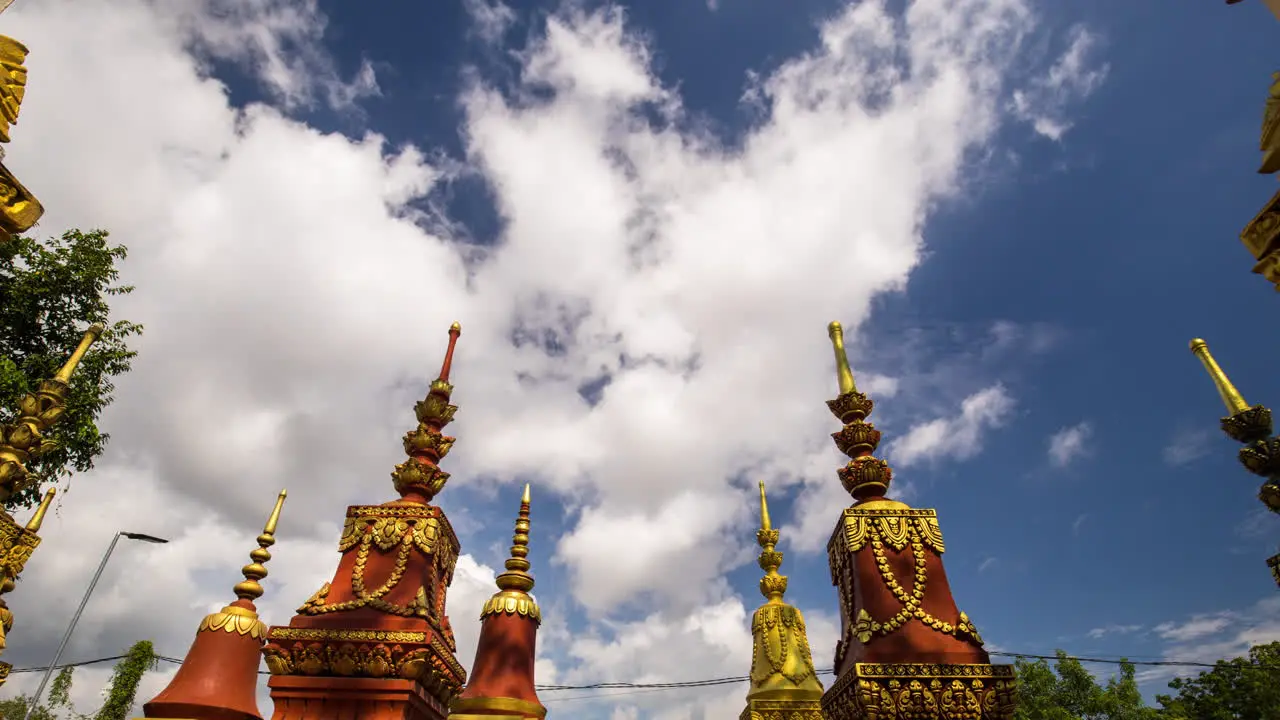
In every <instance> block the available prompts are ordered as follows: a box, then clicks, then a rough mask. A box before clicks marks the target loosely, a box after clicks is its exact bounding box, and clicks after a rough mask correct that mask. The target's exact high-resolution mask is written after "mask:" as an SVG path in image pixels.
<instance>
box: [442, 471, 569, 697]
mask: <svg viewBox="0 0 1280 720" xmlns="http://www.w3.org/2000/svg"><path fill="white" fill-rule="evenodd" d="M528 557H529V486H528V485H525V486H524V497H522V498H521V499H520V514H519V515H518V516H517V518H516V531H515V537H514V539H513V541H512V543H511V557H510V558H508V559H507V563H506V568H507V571H506V572H504V573H502V574H501V575H499V576H498V577H497V584H498V592H497V593H495V594H494V595H493V597H491V598H489V600H488V602H486V603H485V604H484V609H483V610H482V611H481V612H480V622H481V626H480V642H479V643H478V644H477V646H476V660H475V664H474V665H473V666H472V668H471V680H470V682H468V683H467V687H466V689H465V690H463V691H462V694H461V695H459V696H458V697H457V699H455V700H454V701H453V706H452V709H451V712H450V713H449V717H450V718H452V720H496V719H498V718H505V719H506V720H540V719H541V718H543V717H546V714H547V709H546V708H545V707H544V706H543V705H542V702H541V701H540V700H538V692H537V690H535V689H534V685H533V666H534V661H535V656H536V650H537V642H538V625H539V624H540V623H541V622H542V611H541V610H539V609H538V602H537V601H536V600H535V599H534V598H533V596H532V595H530V594H529V591H530V590H532V589H533V576H531V575H530V574H529V560H528Z"/></svg>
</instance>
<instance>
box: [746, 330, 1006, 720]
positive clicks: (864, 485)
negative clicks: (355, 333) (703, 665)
mask: <svg viewBox="0 0 1280 720" xmlns="http://www.w3.org/2000/svg"><path fill="white" fill-rule="evenodd" d="M827 335H828V337H830V339H831V345H832V348H833V349H834V351H835V359H836V378H837V382H838V386H839V390H840V394H839V395H838V396H837V397H836V398H835V399H834V400H829V401H827V407H828V408H829V409H830V410H831V413H832V414H833V415H835V416H836V418H838V419H839V420H840V422H841V423H842V424H843V425H844V427H843V428H842V429H841V430H840V431H839V432H836V433H833V434H832V435H831V437H832V439H833V440H834V441H835V443H836V447H838V448H839V449H840V451H841V452H842V453H844V454H845V455H847V456H848V457H849V458H850V460H849V462H848V463H847V464H846V465H845V466H844V467H842V468H840V469H839V471H838V472H839V476H840V482H841V484H842V485H844V487H845V489H846V490H847V491H848V492H849V494H850V495H852V496H853V501H854V502H853V504H852V505H851V506H849V507H847V508H845V509H844V510H843V511H842V513H841V517H840V518H839V520H838V521H837V523H836V527H835V528H834V530H833V532H832V534H831V540H830V542H829V543H828V544H827V555H828V558H829V561H830V565H831V579H832V584H833V585H835V586H836V587H837V589H838V592H839V597H840V616H841V639H840V641H839V642H838V643H837V645H836V651H835V663H834V664H835V670H836V676H837V677H836V680H835V682H833V683H832V685H831V687H830V688H829V689H828V690H827V691H826V693H825V694H824V695H823V697H822V711H823V713H824V714H825V716H826V717H827V718H828V719H829V720H873V719H874V718H919V719H920V720H933V719H934V718H958V717H963V718H968V719H969V720H1011V718H1012V717H1013V711H1014V706H1015V693H1014V689H1015V683H1014V674H1013V668H1012V667H1011V666H1008V665H992V664H991V661H990V657H989V655H988V654H987V652H986V651H985V650H983V649H982V645H983V642H982V638H981V637H980V636H979V634H978V630H977V628H976V627H974V624H973V623H972V621H970V619H969V616H968V615H966V614H965V613H963V612H960V610H959V609H958V608H957V607H956V603H955V599H954V598H953V597H952V595H951V588H950V585H949V584H948V582H947V576H946V571H945V569H944V568H943V562H942V553H943V552H944V550H945V548H944V545H943V541H942V532H941V530H940V529H939V525H938V518H937V513H936V512H935V511H934V510H924V509H914V508H911V507H909V506H908V505H906V504H905V503H902V502H898V501H896V500H890V499H888V498H886V497H885V494H886V493H887V492H888V490H889V485H890V483H891V481H892V479H893V472H892V470H890V468H889V464H888V463H886V462H885V461H884V460H881V459H879V458H876V457H874V456H873V455H872V453H873V452H875V449H876V447H877V446H878V445H879V443H880V431H879V430H877V429H876V428H875V426H873V425H872V424H871V423H869V422H867V421H866V418H867V417H868V416H870V415H871V411H872V410H873V409H874V407H875V403H874V402H873V401H872V400H871V399H870V398H869V397H867V396H866V395H865V394H864V393H861V392H859V391H858V388H857V386H856V384H855V383H854V378H853V372H852V370H851V369H850V367H849V358H848V355H847V353H846V351H845V347H844V329H843V328H842V327H841V325H840V323H838V322H833V323H831V324H830V325H828V326H827ZM766 580H768V578H767V577H766ZM762 587H763V584H762ZM766 607H767V605H766Z"/></svg>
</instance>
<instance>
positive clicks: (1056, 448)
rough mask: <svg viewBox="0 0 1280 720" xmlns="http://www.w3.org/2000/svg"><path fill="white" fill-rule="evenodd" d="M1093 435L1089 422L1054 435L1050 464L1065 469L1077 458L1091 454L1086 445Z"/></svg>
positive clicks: (1050, 451)
mask: <svg viewBox="0 0 1280 720" xmlns="http://www.w3.org/2000/svg"><path fill="white" fill-rule="evenodd" d="M1092 435H1093V427H1092V426H1090V425H1089V423H1087V422H1081V423H1079V424H1077V425H1072V426H1071V427H1065V428H1062V429H1061V430H1059V431H1058V432H1056V433H1054V434H1053V435H1052V436H1051V437H1050V438H1049V462H1050V463H1052V464H1053V466H1054V467H1057V468H1064V467H1066V466H1068V465H1070V464H1071V463H1072V461H1074V460H1076V459H1077V458H1081V457H1084V456H1085V455H1087V454H1089V447H1088V446H1087V445H1086V444H1085V443H1087V442H1088V441H1089V438H1090V437H1091V436H1092Z"/></svg>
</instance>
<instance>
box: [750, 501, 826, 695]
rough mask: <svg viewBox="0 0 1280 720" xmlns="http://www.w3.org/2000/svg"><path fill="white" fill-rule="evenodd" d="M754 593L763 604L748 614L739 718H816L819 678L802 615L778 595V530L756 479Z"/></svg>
mask: <svg viewBox="0 0 1280 720" xmlns="http://www.w3.org/2000/svg"><path fill="white" fill-rule="evenodd" d="M756 543H757V544H759V545H760V558H759V563H760V569H761V570H763V571H764V577H763V578H761V579H760V594H761V595H764V597H765V604H764V605H762V606H761V607H760V608H758V609H757V610H756V611H755V613H754V614H753V615H752V616H751V646H752V650H751V689H750V690H748V691H747V706H746V709H744V710H743V711H742V715H741V720H753V719H754V718H775V717H776V718H785V719H787V720H811V719H812V720H820V719H821V718H822V705H821V703H822V683H821V682H819V681H818V675H817V673H816V672H814V669H813V654H812V652H811V651H810V649H809V637H808V634H807V631H806V629H805V625H804V616H803V615H801V613H800V611H799V610H797V609H796V608H794V607H792V606H791V605H788V604H787V603H786V602H785V601H784V600H783V595H784V594H785V593H786V591H787V577H786V576H785V575H780V574H778V568H780V567H782V553H780V552H778V551H777V550H776V549H775V548H776V546H777V543H778V531H777V530H775V529H773V525H772V523H771V522H770V519H769V501H768V499H767V498H766V496H765V488H764V483H763V482H762V483H760V530H759V531H757V532H756Z"/></svg>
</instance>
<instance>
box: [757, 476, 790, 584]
mask: <svg viewBox="0 0 1280 720" xmlns="http://www.w3.org/2000/svg"><path fill="white" fill-rule="evenodd" d="M756 542H757V543H759V545H760V558H759V562H760V569H761V570H764V577H763V578H761V579H760V594H761V595H764V596H765V597H766V598H768V600H769V603H770V604H773V605H778V604H781V603H782V596H783V595H784V594H785V593H786V592H787V578H786V576H785V575H779V574H778V568H780V567H782V553H780V552H778V551H777V550H775V549H774V547H776V546H777V544H778V531H777V530H774V529H773V526H772V524H771V523H770V522H769V500H768V498H766V497H765V492H764V482H761V483H760V530H759V532H757V533H756Z"/></svg>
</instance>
